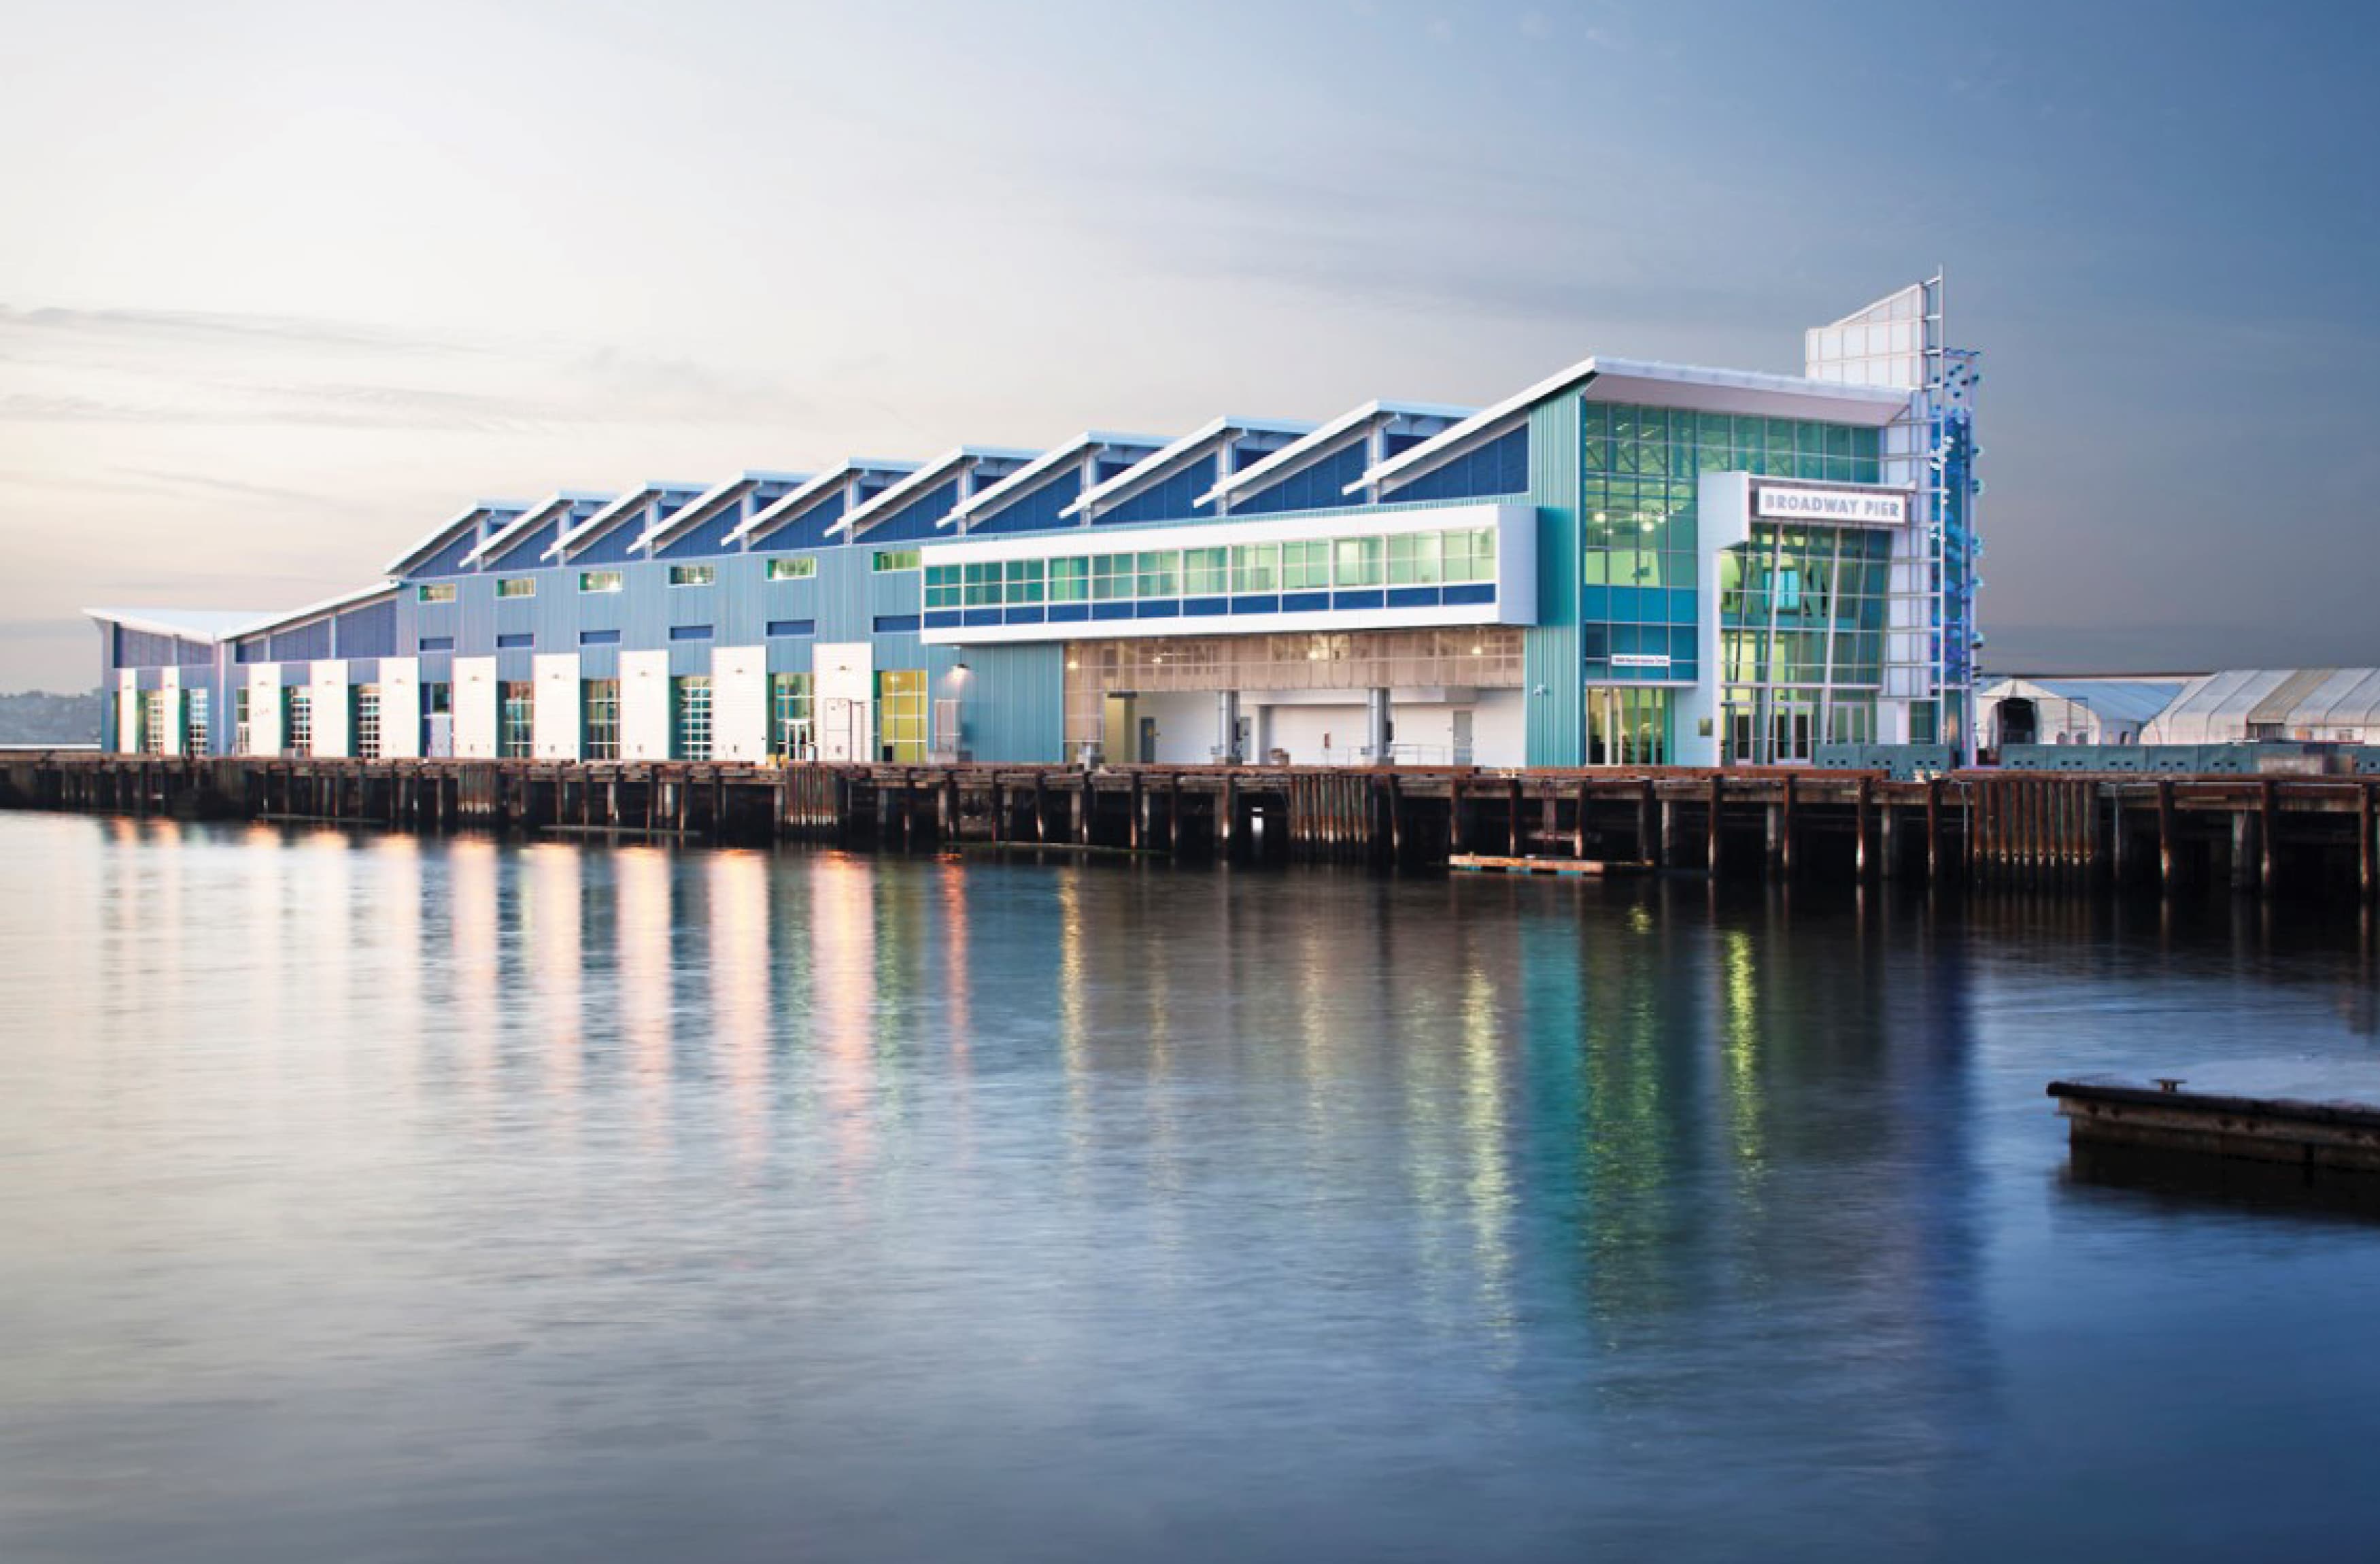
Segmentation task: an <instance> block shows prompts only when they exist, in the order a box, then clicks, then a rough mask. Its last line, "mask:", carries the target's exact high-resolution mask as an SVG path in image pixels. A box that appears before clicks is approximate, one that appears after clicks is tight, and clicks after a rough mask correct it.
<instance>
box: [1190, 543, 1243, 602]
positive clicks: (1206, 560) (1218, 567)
mask: <svg viewBox="0 0 2380 1564" xmlns="http://www.w3.org/2000/svg"><path fill="white" fill-rule="evenodd" d="M1228 557H1229V556H1228V555H1227V554H1226V553H1225V552H1224V551H1223V550H1221V549H1184V550H1183V551H1182V595H1183V596H1184V597H1186V598H1211V597H1220V596H1221V595H1222V594H1223V593H1225V592H1228V591H1230V590H1231V589H1232V582H1231V572H1230V571H1229V570H1228V569H1226V568H1225V566H1224V563H1223V562H1224V560H1225V559H1227V558H1228Z"/></svg>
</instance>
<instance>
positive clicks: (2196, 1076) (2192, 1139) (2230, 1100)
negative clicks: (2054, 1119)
mask: <svg viewBox="0 0 2380 1564" xmlns="http://www.w3.org/2000/svg"><path fill="white" fill-rule="evenodd" d="M2048 1091H2049V1096H2050V1097H2053V1098H2055V1099H2056V1101H2057V1103H2058V1112H2059V1113H2060V1114H2062V1115H2064V1116H2065V1119H2066V1121H2067V1125H2068V1135H2069V1139H2070V1143H2071V1145H2072V1146H2074V1148H2075V1149H2076V1151H2077V1152H2081V1151H2083V1150H2086V1149H2088V1150H2098V1151H2108V1150H2117V1151H2124V1152H2142V1153H2154V1154H2158V1155H2163V1156H2177V1157H2191V1158H2206V1159H2214V1160H2229V1161H2241V1162H2260V1163H2277V1164H2283V1165H2286V1166H2289V1167H2291V1168H2298V1169H2302V1170H2306V1171H2308V1172H2310V1173H2311V1172H2319V1173H2324V1174H2337V1173H2348V1174H2356V1175H2380V1064H2372V1063H2364V1062H2362V1061H2341V1062H2328V1061H2298V1060H2250V1061H2229V1062H2226V1063H2223V1064H2217V1065H2209V1066H2202V1067H2199V1068H2196V1069H2193V1070H2190V1071H2186V1072H2181V1073H2176V1074H2174V1075H2169V1076H2160V1077H2155V1078H2152V1079H2149V1080H2145V1081H2143V1080H2132V1079H2127V1078H2122V1077H2117V1076H2085V1077H2081V1078H2078V1079H2075V1080H2070V1081H2052V1082H2050V1083H2049V1087H2048Z"/></svg>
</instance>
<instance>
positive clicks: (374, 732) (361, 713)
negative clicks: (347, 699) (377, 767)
mask: <svg viewBox="0 0 2380 1564" xmlns="http://www.w3.org/2000/svg"><path fill="white" fill-rule="evenodd" d="M353 698H354V700H355V721H354V728H355V740H356V758H357V759H358V760H377V759H379V758H380V686H379V685H357V686H356V687H355V691H354V696H353Z"/></svg>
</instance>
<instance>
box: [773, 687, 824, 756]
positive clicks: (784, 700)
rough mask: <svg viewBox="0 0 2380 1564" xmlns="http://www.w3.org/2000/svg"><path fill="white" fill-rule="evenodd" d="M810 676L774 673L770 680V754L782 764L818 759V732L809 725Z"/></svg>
mask: <svg viewBox="0 0 2380 1564" xmlns="http://www.w3.org/2000/svg"><path fill="white" fill-rule="evenodd" d="M810 690H811V684H810V675H808V674H807V673H772V674H771V675H770V676H769V753H770V754H771V755H773V756H775V757H776V758H778V759H780V760H811V759H815V758H817V755H818V750H817V744H818V740H817V736H816V731H815V730H814V729H813V728H812V726H811V721H810V709H811V708H810Z"/></svg>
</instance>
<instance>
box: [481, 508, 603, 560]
mask: <svg viewBox="0 0 2380 1564" xmlns="http://www.w3.org/2000/svg"><path fill="white" fill-rule="evenodd" d="M573 519H574V520H580V519H584V518H583V517H574V518H573ZM561 536H562V521H561V518H559V517H556V518H555V519H554V520H553V521H550V522H547V523H546V524H545V525H544V526H543V527H530V528H529V529H528V534H527V535H526V536H525V537H523V538H522V539H521V540H520V541H518V542H516V543H515V544H513V545H512V546H511V547H510V548H508V549H506V550H505V551H504V552H502V553H500V554H498V555H496V556H495V557H494V558H492V559H491V560H489V561H488V564H487V568H488V569H490V570H501V571H522V570H535V569H538V568H539V567H540V566H541V565H543V564H544V563H545V551H546V550H548V549H550V548H552V547H553V540H555V539H556V538H559V537H561Z"/></svg>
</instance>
